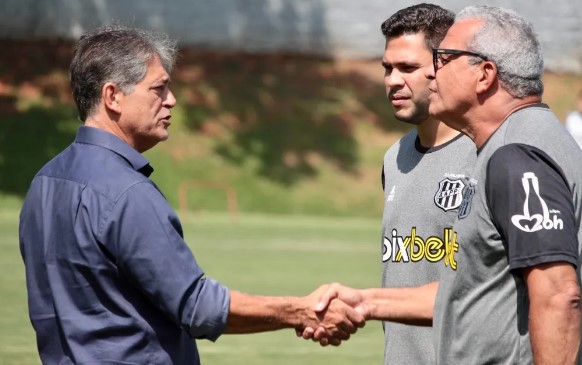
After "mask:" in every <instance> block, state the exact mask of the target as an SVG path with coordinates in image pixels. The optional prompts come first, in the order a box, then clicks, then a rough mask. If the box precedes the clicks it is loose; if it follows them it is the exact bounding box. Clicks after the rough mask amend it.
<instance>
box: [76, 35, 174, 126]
mask: <svg viewBox="0 0 582 365" xmlns="http://www.w3.org/2000/svg"><path fill="white" fill-rule="evenodd" d="M175 54H176V42H175V41H173V40H171V39H169V38H168V37H167V36H166V35H164V34H157V33H153V32H149V31H145V30H141V29H135V28H128V27H125V26H122V25H116V26H106V27H102V28H98V29H96V30H94V31H92V32H89V33H87V34H85V35H83V36H81V38H80V39H79V40H78V41H77V44H76V47H75V53H74V55H73V60H72V61H71V66H70V68H69V77H70V79H71V89H72V91H73V99H74V100H75V104H77V110H78V111H79V119H80V120H81V121H85V120H86V118H87V116H89V115H91V113H92V112H93V111H94V109H95V107H96V106H97V105H98V104H99V102H100V100H101V89H102V88H103V85H105V84H106V83H107V82H113V83H115V84H116V85H117V86H118V87H119V88H120V89H121V90H122V91H123V92H124V93H126V94H129V93H131V92H133V87H134V86H135V85H136V84H137V83H139V82H140V81H141V80H143V78H144V77H145V74H146V72H147V69H148V66H149V63H150V62H151V61H152V60H153V59H154V57H159V59H160V62H161V63H162V65H163V67H164V69H165V70H166V71H167V72H168V73H170V71H171V70H172V67H173V65H174V60H175Z"/></svg>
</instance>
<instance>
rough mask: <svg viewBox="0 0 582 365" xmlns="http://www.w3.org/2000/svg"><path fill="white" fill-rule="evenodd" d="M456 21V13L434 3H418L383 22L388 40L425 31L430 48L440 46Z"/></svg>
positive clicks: (382, 27)
mask: <svg viewBox="0 0 582 365" xmlns="http://www.w3.org/2000/svg"><path fill="white" fill-rule="evenodd" d="M454 21H455V13H453V12H452V11H450V10H446V9H443V8H441V7H440V6H438V5H433V4H426V3H422V4H418V5H413V6H409V7H407V8H404V9H401V10H398V11H397V12H396V13H394V14H393V15H392V16H391V17H390V18H388V19H386V21H384V22H383V23H382V26H381V29H382V34H384V37H386V40H389V39H390V38H394V37H400V36H402V35H405V34H416V33H423V34H424V39H425V42H426V46H427V47H428V48H429V49H432V48H438V46H439V44H440V43H441V41H442V40H443V38H444V37H445V34H446V33H447V30H448V29H449V28H450V27H451V25H453V23H454Z"/></svg>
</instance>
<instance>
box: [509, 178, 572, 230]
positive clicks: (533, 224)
mask: <svg viewBox="0 0 582 365" xmlns="http://www.w3.org/2000/svg"><path fill="white" fill-rule="evenodd" d="M521 183H522V185H523V189H524V190H525V202H524V203H523V214H516V215H514V216H512V217H511V222H512V223H513V225H514V226H516V227H517V228H519V229H520V230H522V231H524V232H536V231H539V230H541V229H554V228H555V229H563V228H564V222H563V221H562V220H561V219H559V218H558V216H557V215H556V214H554V215H553V216H552V217H551V218H550V211H549V210H548V206H547V205H546V202H545V201H544V199H542V197H541V196H540V186H539V181H538V178H537V176H536V175H535V174H534V173H533V172H526V173H524V174H523V178H522V179H521ZM540 210H541V212H540Z"/></svg>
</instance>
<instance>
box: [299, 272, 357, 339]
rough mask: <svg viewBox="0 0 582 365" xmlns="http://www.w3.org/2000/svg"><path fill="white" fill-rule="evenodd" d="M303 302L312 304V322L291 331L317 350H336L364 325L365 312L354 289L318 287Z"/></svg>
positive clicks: (334, 286) (336, 286) (333, 285)
mask: <svg viewBox="0 0 582 365" xmlns="http://www.w3.org/2000/svg"><path fill="white" fill-rule="evenodd" d="M306 299H307V301H308V302H311V303H312V307H311V308H312V309H313V316H314V318H310V320H309V321H308V322H307V323H304V324H303V327H302V328H297V329H296V330H295V332H296V334H297V336H298V337H303V338H304V339H306V340H309V339H312V340H313V341H315V342H319V343H320V345H321V346H327V345H332V346H339V345H340V344H341V342H342V341H345V340H348V339H349V338H350V335H352V334H354V333H356V331H357V330H358V328H361V327H364V325H365V323H366V318H367V316H368V310H367V308H366V305H365V302H364V298H363V295H362V294H361V292H360V291H359V290H357V289H352V288H349V287H346V286H343V285H340V284H337V283H333V284H329V285H322V286H321V287H319V288H318V289H317V290H315V291H314V292H313V293H311V294H309V295H308V296H307V297H306Z"/></svg>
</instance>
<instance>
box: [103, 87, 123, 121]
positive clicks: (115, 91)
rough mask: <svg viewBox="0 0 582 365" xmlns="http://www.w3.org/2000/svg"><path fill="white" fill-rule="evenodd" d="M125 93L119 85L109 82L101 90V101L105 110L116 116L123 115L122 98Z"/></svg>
mask: <svg viewBox="0 0 582 365" xmlns="http://www.w3.org/2000/svg"><path fill="white" fill-rule="evenodd" d="M122 96H123V92H122V91H121V89H120V88H119V87H117V85H115V84H114V83H112V82H107V83H105V85H103V88H102V89H101V99H102V100H103V104H104V106H105V109H107V110H109V111H112V112H114V113H116V114H121V98H122Z"/></svg>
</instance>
